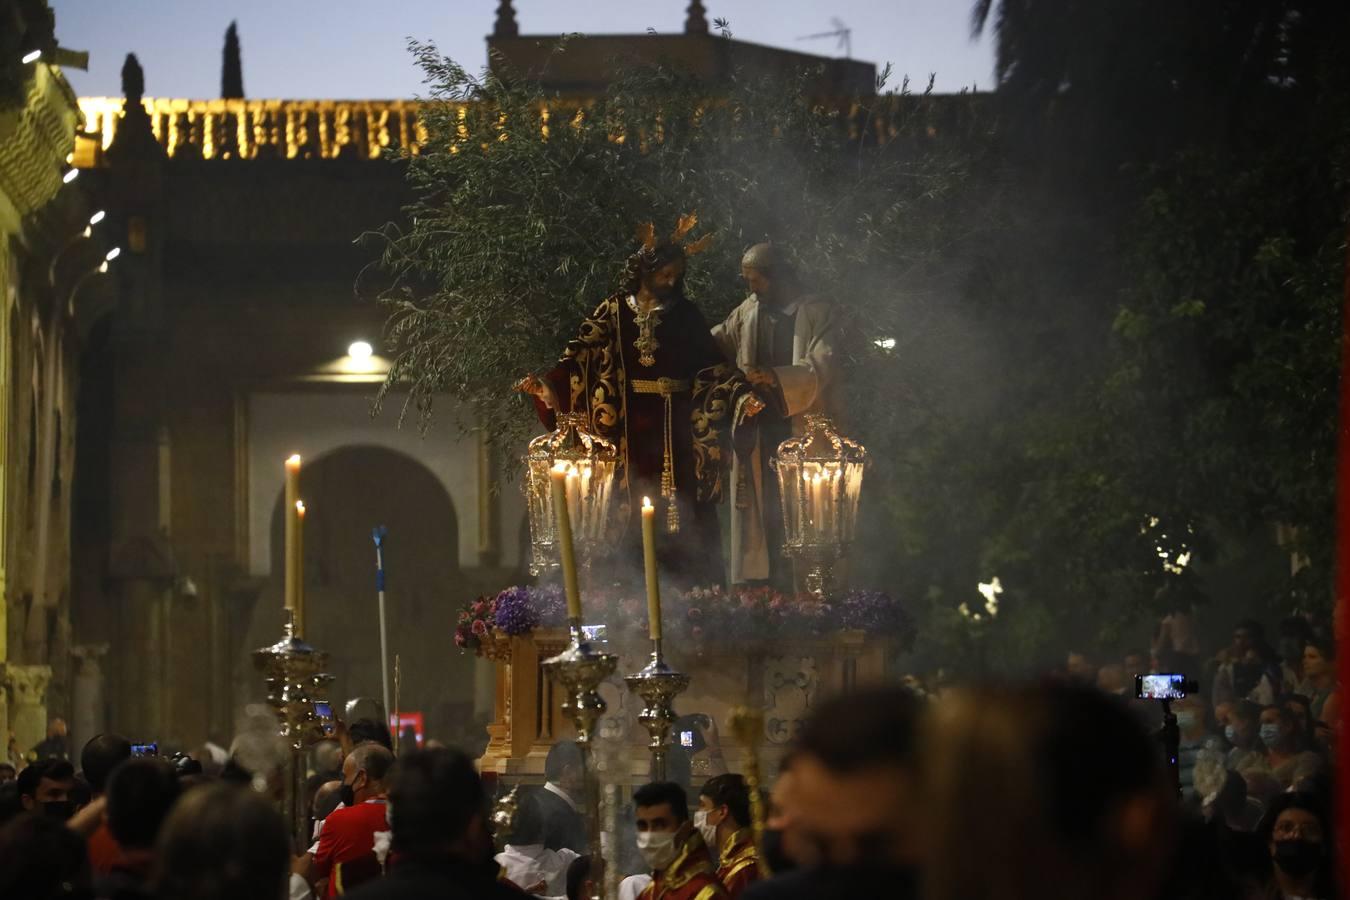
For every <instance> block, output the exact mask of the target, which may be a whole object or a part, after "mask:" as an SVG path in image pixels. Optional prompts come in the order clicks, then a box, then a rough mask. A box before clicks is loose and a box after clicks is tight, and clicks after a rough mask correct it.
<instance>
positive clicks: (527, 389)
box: [516, 375, 558, 409]
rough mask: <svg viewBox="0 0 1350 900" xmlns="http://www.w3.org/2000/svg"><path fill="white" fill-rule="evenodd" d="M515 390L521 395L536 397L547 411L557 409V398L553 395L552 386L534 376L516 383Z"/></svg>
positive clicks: (528, 376)
mask: <svg viewBox="0 0 1350 900" xmlns="http://www.w3.org/2000/svg"><path fill="white" fill-rule="evenodd" d="M516 390H517V391H519V392H520V393H522V394H530V395H531V396H534V397H538V398H539V401H540V402H541V403H543V404H544V405H545V406H547V407H548V408H549V409H557V408H558V397H557V395H555V394H554V393H553V388H552V386H550V385H549V383H548V382H547V381H544V380H543V379H542V378H540V377H538V376H536V375H526V376H525V377H524V378H522V379H520V381H518V382H516Z"/></svg>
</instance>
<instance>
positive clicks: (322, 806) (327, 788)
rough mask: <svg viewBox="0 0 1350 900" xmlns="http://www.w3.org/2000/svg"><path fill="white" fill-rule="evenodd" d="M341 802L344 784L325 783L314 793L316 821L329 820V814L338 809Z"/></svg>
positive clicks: (335, 782)
mask: <svg viewBox="0 0 1350 900" xmlns="http://www.w3.org/2000/svg"><path fill="white" fill-rule="evenodd" d="M341 802H342V782H341V781H325V782H324V783H323V784H321V785H319V789H318V790H317V791H315V792H314V810H313V812H314V818H315V819H316V820H319V819H326V818H328V815H329V813H331V812H332V811H333V810H335V809H337V808H338V804H339V803H341Z"/></svg>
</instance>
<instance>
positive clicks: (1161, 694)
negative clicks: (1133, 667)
mask: <svg viewBox="0 0 1350 900" xmlns="http://www.w3.org/2000/svg"><path fill="white" fill-rule="evenodd" d="M1134 695H1135V696H1136V697H1138V698H1139V699H1140V700H1180V699H1181V698H1182V697H1185V696H1186V676H1185V675H1180V674H1176V673H1169V674H1163V675H1136V676H1134Z"/></svg>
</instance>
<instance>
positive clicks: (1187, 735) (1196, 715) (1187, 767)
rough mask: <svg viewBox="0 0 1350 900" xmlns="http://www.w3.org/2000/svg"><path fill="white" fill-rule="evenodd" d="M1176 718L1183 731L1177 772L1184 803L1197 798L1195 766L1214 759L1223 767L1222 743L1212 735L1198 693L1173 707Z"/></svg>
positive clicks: (1178, 726)
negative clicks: (1207, 758)
mask: <svg viewBox="0 0 1350 900" xmlns="http://www.w3.org/2000/svg"><path fill="white" fill-rule="evenodd" d="M1173 708H1174V710H1175V712H1176V717H1177V729H1178V730H1179V731H1180V732H1181V742H1180V744H1179V745H1178V750H1179V751H1180V752H1179V753H1178V754H1177V770H1178V775H1179V776H1180V780H1181V796H1182V799H1184V800H1191V799H1193V798H1194V797H1195V767H1196V764H1197V763H1199V762H1200V761H1201V760H1202V759H1204V758H1206V757H1212V758H1213V760H1214V762H1215V763H1216V764H1218V765H1220V766H1222V764H1223V744H1222V742H1221V741H1220V740H1219V739H1218V737H1217V736H1216V735H1211V734H1210V731H1209V725H1208V723H1207V722H1206V721H1205V701H1204V698H1203V697H1202V696H1201V695H1199V694H1189V695H1187V696H1186V697H1185V698H1183V699H1181V700H1178V701H1176V703H1175V704H1174V705H1173Z"/></svg>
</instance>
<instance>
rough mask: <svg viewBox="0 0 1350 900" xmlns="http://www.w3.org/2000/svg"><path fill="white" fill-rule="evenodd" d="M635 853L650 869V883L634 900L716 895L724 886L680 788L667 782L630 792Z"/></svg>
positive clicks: (706, 899) (707, 899)
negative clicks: (635, 842) (634, 822)
mask: <svg viewBox="0 0 1350 900" xmlns="http://www.w3.org/2000/svg"><path fill="white" fill-rule="evenodd" d="M633 807H634V813H635V816H634V817H635V819H636V822H637V845H638V852H639V853H641V854H642V859H643V861H644V862H645V863H646V864H647V867H648V868H649V869H651V870H652V883H651V884H649V885H647V887H646V888H645V889H643V891H642V893H641V894H639V895H638V900H716V898H725V897H726V896H727V893H726V891H725V890H724V889H723V888H722V883H721V882H720V881H718V880H717V874H716V871H715V870H714V868H713V862H712V857H711V856H710V855H709V853H708V847H707V845H706V844H705V843H704V841H703V836H702V835H701V834H699V830H698V829H697V828H695V827H694V823H693V822H691V821H690V819H689V800H688V798H687V797H686V796H685V793H684V788H682V787H680V786H679V785H678V784H675V783H674V782H670V781H655V782H652V783H651V784H644V785H643V786H642V787H640V788H638V789H637V790H636V791H634V792H633Z"/></svg>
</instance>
